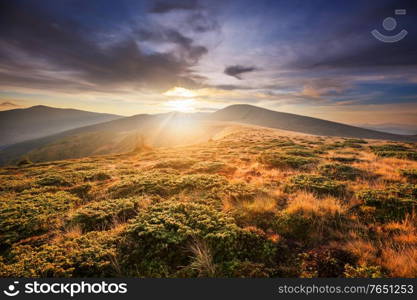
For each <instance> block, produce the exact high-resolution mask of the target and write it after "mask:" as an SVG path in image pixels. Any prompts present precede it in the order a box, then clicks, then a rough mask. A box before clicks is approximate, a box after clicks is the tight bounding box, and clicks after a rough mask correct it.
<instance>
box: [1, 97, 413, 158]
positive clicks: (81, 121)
mask: <svg viewBox="0 0 417 300" xmlns="http://www.w3.org/2000/svg"><path fill="white" fill-rule="evenodd" d="M0 113H5V114H4V115H5V116H6V117H7V118H8V122H9V123H10V125H7V124H8V123H7V122H5V121H4V119H1V123H0V132H1V133H2V135H1V139H0V141H1V142H0V145H7V144H11V141H13V138H12V135H10V134H4V135H3V133H6V132H8V130H9V129H11V130H13V131H14V132H17V133H18V136H17V137H15V138H14V140H19V139H20V141H22V140H23V139H27V138H29V137H32V139H31V140H27V141H23V142H18V143H15V144H13V145H9V146H7V147H4V148H3V149H2V150H1V151H0V164H7V163H13V162H15V161H16V160H17V159H19V158H20V157H22V156H27V157H28V158H30V159H31V160H33V161H49V160H58V159H67V158H78V157H85V156H90V155H97V154H108V153H121V152H127V151H132V150H134V149H135V148H138V147H141V146H145V144H149V145H151V146H155V147H158V146H172V145H184V144H192V143H197V142H202V141H207V140H209V139H210V138H211V137H212V136H213V135H214V134H216V133H217V132H219V131H220V130H221V129H223V128H224V123H230V122H235V123H242V124H250V125H258V126H263V127H269V128H276V129H281V130H288V131H295V132H300V133H306V134H314V135H322V136H340V137H351V138H367V139H382V140H392V141H409V142H411V141H417V136H416V135H398V134H391V133H385V132H380V131H375V130H370V129H364V128H360V127H355V126H350V125H345V124H341V123H336V122H331V121H325V120H321V119H316V118H311V117H306V116H300V115H295V114H289V113H282V112H276V111H272V110H268V109H264V108H261V107H256V106H252V105H240V104H239V105H231V106H228V107H226V108H224V109H220V110H218V111H216V112H214V113H205V114H203V113H197V114H185V113H166V114H153V115H151V114H140V115H135V116H131V117H120V116H117V115H108V114H98V113H92V112H86V111H79V110H72V109H57V108H51V107H45V106H35V107H31V108H28V109H23V110H9V111H4V112H0ZM11 116H13V117H11ZM0 118H1V115H0ZM60 120H61V121H60ZM18 123H20V124H18ZM91 124H92V125H91ZM85 125H88V126H85ZM65 129H69V130H65ZM31 133H32V134H33V135H32V136H31ZM48 133H49V135H48ZM3 136H4V137H3ZM40 136H42V137H40Z"/></svg>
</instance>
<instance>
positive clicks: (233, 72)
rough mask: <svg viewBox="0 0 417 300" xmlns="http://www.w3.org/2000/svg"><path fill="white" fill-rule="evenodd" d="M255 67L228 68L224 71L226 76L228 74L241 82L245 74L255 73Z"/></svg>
mask: <svg viewBox="0 0 417 300" xmlns="http://www.w3.org/2000/svg"><path fill="white" fill-rule="evenodd" d="M255 70H256V68H255V67H245V66H239V65H235V66H228V67H226V68H225V69H224V74H227V75H229V76H232V77H235V78H236V79H239V80H241V79H242V77H241V75H242V74H244V73H249V72H253V71H255Z"/></svg>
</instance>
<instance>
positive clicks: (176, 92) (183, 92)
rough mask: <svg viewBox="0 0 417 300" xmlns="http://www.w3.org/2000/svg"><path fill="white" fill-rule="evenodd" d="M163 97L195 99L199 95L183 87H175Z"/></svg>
mask: <svg viewBox="0 0 417 300" xmlns="http://www.w3.org/2000/svg"><path fill="white" fill-rule="evenodd" d="M162 95H164V96H169V97H181V98H193V97H195V96H197V94H196V93H195V92H193V91H191V90H189V89H186V88H183V87H178V86H176V87H174V88H172V89H170V90H168V91H166V92H165V93H163V94H162Z"/></svg>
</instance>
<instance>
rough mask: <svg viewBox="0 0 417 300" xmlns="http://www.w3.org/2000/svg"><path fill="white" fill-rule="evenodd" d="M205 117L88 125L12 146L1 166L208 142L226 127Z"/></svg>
mask: <svg viewBox="0 0 417 300" xmlns="http://www.w3.org/2000/svg"><path fill="white" fill-rule="evenodd" d="M203 116H204V115H202V114H198V115H194V114H184V113H168V114H155V115H148V114H140V115H135V116H132V117H125V118H121V119H117V120H113V121H109V122H105V123H100V124H95V125H90V126H84V127H80V128H76V129H72V130H68V131H64V132H60V133H58V134H55V135H50V136H47V137H43V138H38V139H33V140H30V141H25V142H21V143H17V144H14V145H11V146H9V147H7V148H5V149H3V150H1V151H0V165H1V164H5V163H9V162H13V161H15V160H16V159H18V158H19V157H22V156H23V155H25V156H27V157H29V158H30V159H31V160H32V161H36V162H39V161H50V160H59V159H66V158H79V157H85V156H90V155H99V154H108V153H122V152H129V151H133V150H134V149H137V148H138V147H139V148H140V147H147V146H148V145H151V146H155V147H161V146H176V145H186V144H194V143H198V142H200V141H207V140H209V139H210V137H211V136H212V135H213V134H214V133H216V132H217V131H219V130H221V128H222V127H223V126H222V125H219V124H218V122H216V124H211V123H210V122H207V121H204V118H203Z"/></svg>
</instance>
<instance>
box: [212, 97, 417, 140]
mask: <svg viewBox="0 0 417 300" xmlns="http://www.w3.org/2000/svg"><path fill="white" fill-rule="evenodd" d="M211 119H214V120H222V121H235V122H241V123H247V124H254V125H260V126H264V127H270V128H278V129H283V130H291V131H296V132H302V133H308V134H315V135H322V136H341V137H352V138H367V139H381V140H392V141H416V137H415V136H406V135H397V134H390V133H385V132H379V131H375V130H370V129H364V128H359V127H355V126H350V125H345V124H341V123H336V122H331V121H326V120H321V119H316V118H311V117H306V116H300V115H295V114H289V113H283V112H277V111H272V110H268V109H264V108H261V107H256V106H252V105H245V104H237V105H231V106H228V107H226V108H224V109H221V110H219V111H216V112H214V113H213V114H212V116H211Z"/></svg>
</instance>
